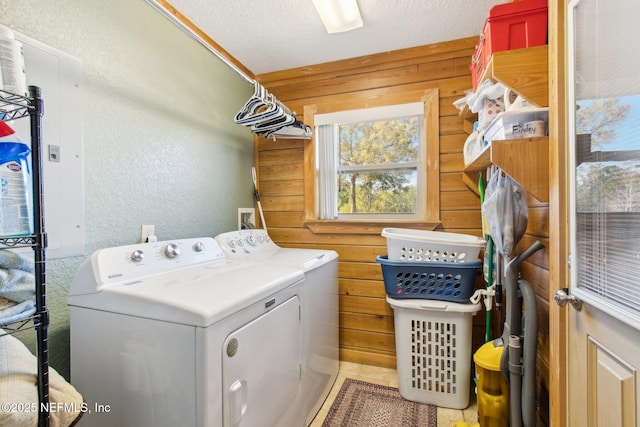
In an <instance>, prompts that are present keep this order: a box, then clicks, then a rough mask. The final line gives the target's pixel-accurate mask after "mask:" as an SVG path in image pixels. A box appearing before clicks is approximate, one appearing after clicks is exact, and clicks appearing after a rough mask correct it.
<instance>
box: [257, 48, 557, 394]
mask: <svg viewBox="0 0 640 427" xmlns="http://www.w3.org/2000/svg"><path fill="white" fill-rule="evenodd" d="M476 42H477V37H471V38H466V39H460V40H454V41H449V42H444V43H439V44H434V45H428V46H422V47H416V48H411V49H404V50H400V51H394V52H387V53H384V54H378V55H369V56H364V57H359V58H353V59H348V60H344V61H337V62H332V63H326V64H319V65H313V66H309V67H303V68H297V69H291V70H284V71H279V72H274V73H269V74H264V75H259V76H257V77H256V79H257V80H258V81H260V82H261V83H262V84H263V85H264V86H265V87H267V88H268V90H269V91H271V92H272V93H274V94H275V95H276V96H277V97H278V99H280V100H282V101H283V102H284V103H286V104H287V106H288V107H290V108H291V109H293V110H295V111H297V112H298V116H299V117H300V116H301V113H302V112H303V110H304V106H305V105H311V104H314V103H315V102H317V100H318V99H321V98H322V97H326V96H331V95H337V94H349V93H352V94H356V93H358V92H360V91H364V90H370V89H381V90H384V91H385V92H389V93H390V92H392V91H394V89H395V90H397V89H398V88H399V87H401V86H403V85H412V84H416V83H426V85H427V86H429V87H435V88H437V89H438V90H439V96H440V99H439V110H440V119H439V126H440V157H439V161H440V220H441V226H440V227H439V230H442V231H451V232H461V233H467V234H474V235H480V234H481V217H480V202H479V198H478V196H477V195H476V194H474V193H473V192H472V191H470V190H469V189H468V188H467V187H466V186H465V184H464V183H463V182H462V173H461V171H462V169H463V167H464V162H463V155H462V148H463V145H464V142H465V140H466V138H467V134H466V133H465V131H464V130H463V123H462V119H461V117H460V116H459V115H458V111H457V110H456V109H455V107H454V106H453V104H452V103H453V101H455V100H456V99H458V98H461V97H462V96H464V93H465V91H466V90H468V89H470V88H471V78H470V72H469V61H470V58H471V55H472V53H473V50H474V47H475V44H476ZM301 118H302V119H304V118H303V117H301ZM304 144H305V142H304V141H298V140H278V141H275V142H274V141H272V140H265V139H263V138H259V137H256V154H255V155H256V159H255V161H256V166H257V169H258V175H259V189H260V195H261V202H262V207H263V209H264V212H265V221H266V222H267V225H268V227H269V232H270V234H271V236H272V238H273V239H274V240H275V241H276V242H277V243H278V244H280V245H282V246H286V247H312V248H327V249H333V250H336V251H337V252H338V254H339V256H340V262H339V282H340V357H341V359H342V360H347V361H353V362H358V363H365V364H371V365H377V366H387V367H395V363H396V361H395V341H394V324H393V311H392V310H391V309H390V307H389V305H388V304H387V303H386V301H385V291H384V285H383V282H382V275H381V269H380V266H379V265H378V264H376V263H375V258H376V255H382V254H386V240H385V239H384V238H383V237H381V236H380V235H379V230H377V231H376V232H375V233H374V234H363V233H354V234H344V233H340V234H314V233H313V232H312V231H310V230H309V229H308V228H306V227H305V224H304V180H305V171H304ZM307 179H312V178H311V176H307ZM528 201H529V206H530V211H529V229H528V231H527V235H526V236H525V238H524V239H523V241H522V242H521V243H520V246H519V250H521V249H522V248H523V247H526V245H528V244H530V243H532V242H533V241H535V240H536V239H540V240H541V241H542V242H543V243H544V244H545V245H547V243H548V239H547V238H548V205H545V204H541V203H539V202H537V201H536V200H535V199H533V198H532V197H529V200H528ZM522 274H523V277H525V278H527V279H528V280H529V281H531V282H532V283H533V284H534V286H535V288H536V290H537V294H538V300H539V301H538V302H539V305H538V312H539V313H540V319H541V321H540V326H541V327H540V329H541V334H540V339H539V342H540V346H539V347H540V357H539V362H538V365H539V366H538V368H539V370H540V372H541V374H542V378H544V379H543V380H541V383H542V384H548V381H547V378H548V377H547V376H548V371H549V370H548V301H549V295H548V286H547V283H548V259H547V256H546V252H544V253H538V254H536V255H534V256H533V257H532V258H531V259H530V261H529V262H526V263H525V264H524V265H523V266H522ZM478 286H482V283H481V280H478ZM496 317H499V316H496ZM494 320H495V321H494V325H495V327H494V336H497V335H498V334H499V332H500V331H501V330H502V326H501V322H500V319H494ZM483 340H484V315H483V312H481V314H480V315H478V316H475V318H474V339H473V346H474V350H475V348H477V347H478V346H479V345H481V344H482V343H483Z"/></svg>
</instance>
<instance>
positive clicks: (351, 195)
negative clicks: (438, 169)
mask: <svg viewBox="0 0 640 427" xmlns="http://www.w3.org/2000/svg"><path fill="white" fill-rule="evenodd" d="M315 126H316V150H317V153H316V159H317V162H316V168H317V177H318V180H317V187H318V188H317V192H316V194H317V195H318V199H317V203H316V206H317V215H318V218H320V219H385V220H389V219H421V218H423V217H424V209H425V203H424V198H425V194H426V191H425V188H424V187H425V182H426V180H425V175H426V170H425V169H426V168H425V167H424V164H425V152H426V150H425V142H426V138H425V117H424V103H423V102H414V103H408V104H400V105H391V106H382V107H375V108H366V109H358V110H349V111H340V112H334V113H327V114H318V115H316V116H315Z"/></svg>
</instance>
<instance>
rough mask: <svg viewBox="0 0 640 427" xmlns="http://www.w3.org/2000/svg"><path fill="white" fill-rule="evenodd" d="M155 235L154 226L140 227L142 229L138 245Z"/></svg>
mask: <svg viewBox="0 0 640 427" xmlns="http://www.w3.org/2000/svg"><path fill="white" fill-rule="evenodd" d="M155 235H156V226H155V225H142V229H141V231H140V243H145V242H146V241H147V239H148V238H149V236H155Z"/></svg>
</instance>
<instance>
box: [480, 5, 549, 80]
mask: <svg viewBox="0 0 640 427" xmlns="http://www.w3.org/2000/svg"><path fill="white" fill-rule="evenodd" d="M547 24H548V17H547V0H522V1H516V2H513V3H505V4H499V5H497V6H494V7H492V8H491V10H490V11H489V17H488V18H487V20H486V21H485V23H484V29H483V31H482V33H483V35H484V37H483V38H484V43H483V46H482V55H483V63H484V66H485V67H486V65H487V64H488V63H489V60H490V59H491V55H492V54H493V53H494V52H501V51H503V50H513V49H521V48H525V47H533V46H540V45H543V44H547Z"/></svg>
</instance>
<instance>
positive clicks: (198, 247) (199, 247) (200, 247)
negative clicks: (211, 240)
mask: <svg viewBox="0 0 640 427" xmlns="http://www.w3.org/2000/svg"><path fill="white" fill-rule="evenodd" d="M204 249H205V246H204V243H202V242H198V243H196V244H195V245H193V250H194V251H196V252H202V251H204Z"/></svg>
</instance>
